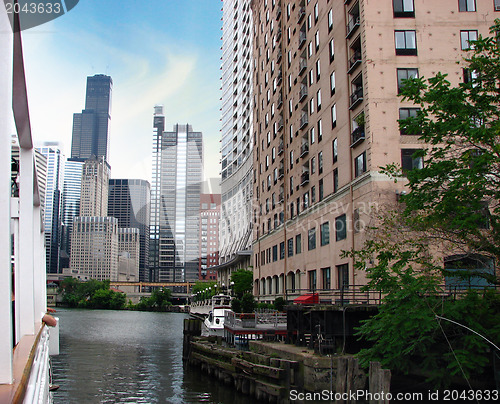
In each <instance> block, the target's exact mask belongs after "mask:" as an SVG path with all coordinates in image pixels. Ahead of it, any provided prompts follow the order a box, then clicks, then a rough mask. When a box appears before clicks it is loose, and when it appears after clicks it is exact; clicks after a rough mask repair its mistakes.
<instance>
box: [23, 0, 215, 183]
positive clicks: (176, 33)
mask: <svg viewBox="0 0 500 404" xmlns="http://www.w3.org/2000/svg"><path fill="white" fill-rule="evenodd" d="M221 15H222V13H221V4H220V3H218V2H203V1H190V2H188V3H186V2H181V1H169V2H160V1H153V2H148V3H147V4H143V3H139V2H131V4H130V5H128V7H127V8H126V9H125V8H124V7H122V6H121V4H120V3H119V2H118V1H116V0H110V1H107V2H105V3H102V2H97V1H95V0H88V1H85V2H80V3H79V4H78V5H77V6H76V7H75V8H74V9H73V10H72V11H71V12H70V13H68V14H67V15H64V16H62V17H60V18H57V19H55V20H54V21H51V22H49V23H46V24H43V25H41V26H39V27H35V28H32V29H29V30H26V31H23V33H22V34H23V42H24V56H25V59H26V75H27V85H28V97H29V101H30V111H31V115H32V118H31V123H32V129H33V132H34V134H35V137H36V138H37V139H39V140H40V141H59V142H61V143H62V147H63V151H64V154H65V155H66V156H69V155H70V149H71V132H72V119H73V113H74V112H77V111H80V110H82V94H83V92H84V91H85V85H86V83H85V80H86V77H88V76H92V75H95V74H105V75H109V76H111V77H112V79H113V83H114V88H113V106H112V114H113V115H112V121H111V125H110V158H109V163H110V165H111V167H112V175H113V178H137V179H145V180H148V181H151V149H150V145H151V143H150V137H151V133H152V130H151V113H150V111H151V109H152V108H153V107H154V105H156V104H163V105H164V107H165V116H166V125H167V127H171V126H172V125H174V124H175V123H177V122H189V123H191V124H192V125H193V126H195V127H203V128H204V133H205V153H206V158H205V161H206V165H205V173H206V178H211V177H218V176H219V172H220V169H219V165H220V164H219V152H220V143H219V139H220V97H221V92H220V55H221V51H220V47H221V39H220V17H221ZM173 17H174V18H173ZM167 20H168V24H166V23H165V21H167ZM131 145H133V146H131ZM211 156H216V157H212V158H210V157H211Z"/></svg>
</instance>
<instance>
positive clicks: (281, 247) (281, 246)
mask: <svg viewBox="0 0 500 404" xmlns="http://www.w3.org/2000/svg"><path fill="white" fill-rule="evenodd" d="M282 259H285V242H284V241H282V242H281V243H280V260H282Z"/></svg>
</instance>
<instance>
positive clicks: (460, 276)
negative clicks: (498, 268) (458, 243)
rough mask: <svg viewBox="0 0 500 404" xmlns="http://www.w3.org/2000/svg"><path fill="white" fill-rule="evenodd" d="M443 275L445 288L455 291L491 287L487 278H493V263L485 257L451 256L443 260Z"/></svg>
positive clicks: (491, 259)
mask: <svg viewBox="0 0 500 404" xmlns="http://www.w3.org/2000/svg"><path fill="white" fill-rule="evenodd" d="M444 275H445V284H446V286H449V287H455V288H457V289H469V288H471V287H484V286H493V285H492V284H491V283H490V282H488V280H487V278H494V276H495V263H494V260H493V258H490V257H487V256H485V255H479V254H467V255H462V254H461V255H451V256H448V257H445V259H444ZM485 278H486V279H485Z"/></svg>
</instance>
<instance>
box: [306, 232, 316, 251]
mask: <svg viewBox="0 0 500 404" xmlns="http://www.w3.org/2000/svg"><path fill="white" fill-rule="evenodd" d="M315 248H316V227H314V228H312V229H309V231H308V233H307V249H308V250H309V251H311V250H314V249H315Z"/></svg>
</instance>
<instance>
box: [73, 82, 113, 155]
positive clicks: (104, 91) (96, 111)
mask: <svg viewBox="0 0 500 404" xmlns="http://www.w3.org/2000/svg"><path fill="white" fill-rule="evenodd" d="M112 89H113V80H112V79H111V77H109V76H106V75H104V74H96V75H95V76H90V77H87V92H86V96H85V109H84V110H82V112H81V113H75V114H73V137H72V142H71V157H72V158H83V159H88V158H90V157H91V156H96V157H104V159H105V160H106V161H109V124H110V121H111V93H112Z"/></svg>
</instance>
